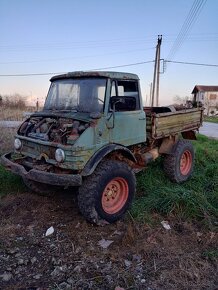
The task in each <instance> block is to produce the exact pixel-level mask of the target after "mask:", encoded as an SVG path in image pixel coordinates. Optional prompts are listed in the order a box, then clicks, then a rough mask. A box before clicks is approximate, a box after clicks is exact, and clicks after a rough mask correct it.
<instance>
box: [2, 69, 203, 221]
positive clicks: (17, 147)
mask: <svg viewBox="0 0 218 290" xmlns="http://www.w3.org/2000/svg"><path fill="white" fill-rule="evenodd" d="M202 115H203V108H200V107H197V106H196V107H195V106H194V107H192V108H183V109H181V108H180V109H179V110H178V109H176V108H175V107H173V106H169V107H143V104H142V96H141V92H140V84H139V78H138V76H137V75H135V74H131V73H121V72H93V71H92V72H71V73H67V74H63V75H58V76H54V77H52V78H51V85H50V89H49V92H48V95H47V98H46V101H45V104H44V108H43V110H42V111H40V112H36V113H34V114H32V115H31V116H30V117H29V118H28V119H26V120H25V121H24V122H23V123H22V124H21V126H20V127H19V128H18V131H17V134H16V136H15V140H14V151H13V152H11V153H8V154H5V155H4V156H2V158H1V163H2V164H3V165H4V166H5V167H6V168H7V169H9V170H10V171H12V172H13V173H15V174H18V175H20V176H21V177H22V178H23V181H24V183H25V184H26V186H27V187H28V188H30V189H31V190H33V191H36V192H38V193H44V192H48V191H50V192H51V193H55V191H56V189H57V188H59V189H60V188H69V189H71V188H72V191H73V187H76V188H77V189H78V190H77V194H78V199H77V200H78V206H79V209H80V212H81V213H82V214H83V215H84V217H85V218H86V219H87V220H88V221H90V222H92V223H97V224H98V223H100V222H103V221H106V222H109V223H112V222H115V221H116V220H118V219H120V218H121V217H122V216H123V215H124V213H125V212H126V211H127V210H128V209H129V208H130V206H131V203H132V201H133V198H134V194H135V190H136V178H135V173H137V172H139V171H140V170H142V169H144V168H146V167H147V165H148V164H149V162H151V161H152V160H155V159H156V158H157V157H158V156H163V163H164V166H163V168H164V170H165V173H166V175H167V176H168V177H169V178H170V179H171V180H172V181H173V182H177V183H180V182H184V181H186V180H187V179H188V178H189V177H190V176H191V174H192V172H193V163H194V150H193V146H192V143H191V142H190V141H188V139H189V140H190V139H191V140H194V139H196V136H195V131H196V130H198V129H199V127H200V126H201V124H202ZM154 178H157V177H155V176H154Z"/></svg>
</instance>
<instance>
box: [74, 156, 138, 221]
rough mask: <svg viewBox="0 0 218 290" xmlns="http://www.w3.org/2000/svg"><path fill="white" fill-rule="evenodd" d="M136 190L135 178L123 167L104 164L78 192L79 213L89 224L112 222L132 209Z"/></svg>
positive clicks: (108, 162)
mask: <svg viewBox="0 0 218 290" xmlns="http://www.w3.org/2000/svg"><path fill="white" fill-rule="evenodd" d="M135 188H136V180H135V175H134V173H133V171H132V169H131V168H130V167H129V166H128V165H127V164H126V163H124V162H120V161H115V160H103V161H102V162H101V163H100V164H99V165H98V167H97V168H96V170H95V171H94V173H93V174H92V175H90V176H88V177H87V178H86V179H85V180H84V182H83V184H82V186H81V187H80V188H79V194H78V206H79V209H80V211H81V213H82V214H83V215H84V217H85V218H86V219H87V220H88V221H90V222H92V223H96V224H98V223H99V222H101V221H102V220H105V221H107V222H109V223H112V222H115V221H117V220H119V219H120V218H121V217H122V216H123V215H124V214H125V212H126V211H127V210H128V209H129V207H130V206H131V204H132V200H133V197H134V194H135Z"/></svg>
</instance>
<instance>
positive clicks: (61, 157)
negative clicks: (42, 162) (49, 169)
mask: <svg viewBox="0 0 218 290" xmlns="http://www.w3.org/2000/svg"><path fill="white" fill-rule="evenodd" d="M55 159H56V160H57V162H63V161H64V159H65V154H64V150H62V149H60V148H58V149H57V150H56V151H55Z"/></svg>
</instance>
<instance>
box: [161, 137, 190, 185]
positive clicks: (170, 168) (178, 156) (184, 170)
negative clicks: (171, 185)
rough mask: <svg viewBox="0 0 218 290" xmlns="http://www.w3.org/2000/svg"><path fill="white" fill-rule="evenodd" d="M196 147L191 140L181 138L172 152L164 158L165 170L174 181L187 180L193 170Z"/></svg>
mask: <svg viewBox="0 0 218 290" xmlns="http://www.w3.org/2000/svg"><path fill="white" fill-rule="evenodd" d="M193 166H194V148H193V145H192V143H191V142H190V141H187V140H179V141H178V142H177V143H176V145H175V147H174V151H173V153H172V154H169V155H166V156H165V158H164V171H165V173H166V175H167V176H168V177H169V178H170V179H171V180H172V181H174V182H177V183H181V182H184V181H186V180H187V179H188V178H189V177H190V176H191V174H192V172H193Z"/></svg>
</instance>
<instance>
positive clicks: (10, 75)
mask: <svg viewBox="0 0 218 290" xmlns="http://www.w3.org/2000/svg"><path fill="white" fill-rule="evenodd" d="M153 62H154V60H149V61H141V62H135V63H129V64H122V65H116V66H107V67H101V68H94V69H90V70H85V71H96V70H104V69H112V68H120V67H128V66H136V65H142V64H147V63H153ZM164 62H165V63H167V62H168V63H176V64H184V65H195V66H208V67H218V64H209V63H197V62H185V61H173V60H164ZM65 73H67V72H45V73H26V74H0V77H26V76H45V75H57V74H65Z"/></svg>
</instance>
